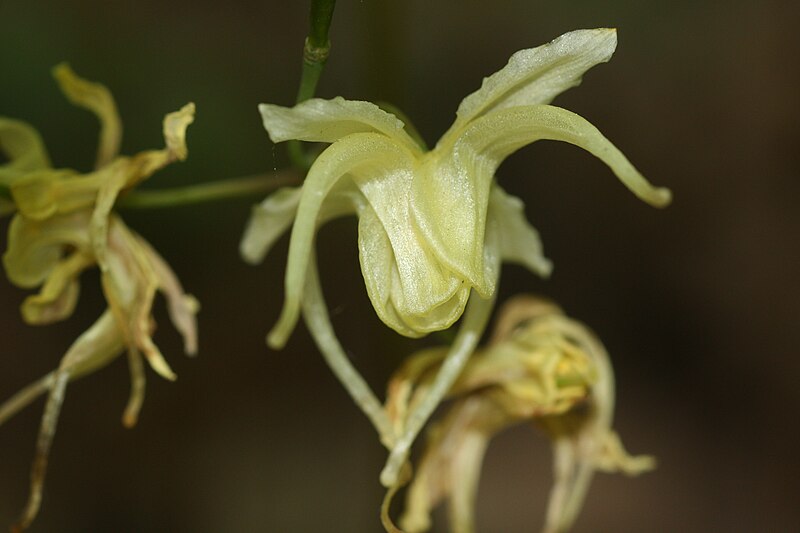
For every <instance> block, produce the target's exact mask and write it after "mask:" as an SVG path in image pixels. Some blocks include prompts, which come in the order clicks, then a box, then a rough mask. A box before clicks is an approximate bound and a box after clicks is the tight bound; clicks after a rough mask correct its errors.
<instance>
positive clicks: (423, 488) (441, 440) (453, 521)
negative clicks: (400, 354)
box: [387, 296, 654, 533]
mask: <svg viewBox="0 0 800 533" xmlns="http://www.w3.org/2000/svg"><path fill="white" fill-rule="evenodd" d="M446 353H447V350H446V349H445V348H431V349H428V350H424V351H422V352H419V353H417V354H415V355H413V356H411V357H409V358H408V359H407V360H406V362H405V364H404V365H403V367H402V368H401V369H400V370H399V371H398V372H397V373H396V374H395V375H394V376H393V378H392V380H391V381H390V384H389V394H388V398H387V410H388V412H389V414H390V417H391V418H392V422H393V423H394V424H395V425H397V426H400V429H402V425H403V424H404V422H405V420H406V418H407V415H408V413H409V412H410V411H411V410H412V409H413V405H414V404H415V403H417V402H419V401H421V399H422V397H423V396H424V395H425V391H426V388H427V387H429V386H430V384H431V382H432V381H433V379H434V376H435V375H436V372H437V370H438V367H439V366H440V365H441V363H442V361H443V360H444V358H445V355H446ZM448 397H449V399H451V400H452V404H451V405H450V406H449V408H448V410H447V411H446V412H445V413H444V415H443V417H442V419H441V421H440V422H438V423H436V424H434V425H432V426H431V427H430V428H429V430H428V432H427V435H428V439H427V442H426V445H425V451H424V453H423V455H422V457H421V459H420V463H419V465H418V467H417V469H416V472H415V475H414V478H413V480H412V482H411V485H410V487H409V489H408V492H407V496H406V508H405V513H404V515H403V516H402V518H401V525H402V527H403V529H404V530H405V531H407V532H408V533H418V532H422V531H427V530H428V529H429V528H430V525H431V517H430V515H431V511H432V510H433V508H435V507H436V506H437V505H438V504H439V503H441V502H442V501H443V500H447V502H448V507H449V519H450V526H451V530H452V531H453V532H455V533H470V532H474V531H475V520H474V515H475V501H476V495H477V489H478V482H479V478H480V469H481V463H482V462H483V456H484V454H485V452H486V449H487V446H488V445H489V442H490V441H491V439H492V438H493V437H494V436H495V435H497V434H498V433H500V432H501V431H503V430H504V429H507V428H508V427H510V426H512V425H516V424H521V423H525V422H538V423H539V425H540V426H542V427H543V428H544V429H545V431H546V432H547V433H548V434H549V435H550V437H551V438H552V439H553V450H554V478H555V480H554V485H553V488H552V490H551V492H550V502H549V505H548V508H547V519H546V524H545V527H544V531H545V532H548V533H557V532H563V531H565V530H567V529H568V528H569V527H570V525H571V524H572V522H573V521H574V520H575V518H576V517H577V515H578V513H579V511H580V508H581V506H582V502H583V499H584V496H585V494H586V490H587V489H588V486H589V483H590V481H591V477H592V474H593V472H594V471H595V470H601V471H605V472H615V471H620V472H624V473H626V474H629V475H636V474H639V473H641V472H645V471H647V470H650V469H651V468H653V466H654V461H653V459H652V458H650V457H648V456H637V457H631V456H629V455H628V454H627V453H626V452H625V449H624V448H623V447H622V445H621V443H620V440H619V437H618V436H617V434H616V433H615V432H614V431H613V430H612V429H611V422H612V415H613V411H614V375H613V370H612V367H611V364H610V362H609V360H608V355H607V354H606V352H605V349H604V348H603V345H602V344H601V343H600V341H598V340H597V339H596V337H595V336H594V335H593V334H592V333H591V332H590V331H589V330H588V329H587V328H586V327H585V326H584V325H583V324H581V323H579V322H576V321H574V320H571V319H569V318H567V317H565V316H564V315H563V313H562V312H561V310H560V309H559V308H558V307H556V306H555V305H553V304H551V303H549V302H546V301H544V300H541V299H539V298H535V297H530V296H519V297H516V298H515V299H513V300H511V301H509V302H508V303H506V304H505V305H504V306H503V308H502V310H501V311H500V314H499V317H498V320H497V325H496V328H495V332H494V334H493V336H492V339H491V341H490V343H489V344H488V346H486V347H485V348H484V349H481V350H478V351H477V352H476V353H475V354H474V355H473V356H472V357H471V358H470V360H469V361H468V362H467V364H466V366H465V367H464V371H463V372H462V373H461V375H460V376H459V377H458V379H457V380H456V382H455V383H454V384H453V388H452V389H451V390H450V392H449V394H448Z"/></svg>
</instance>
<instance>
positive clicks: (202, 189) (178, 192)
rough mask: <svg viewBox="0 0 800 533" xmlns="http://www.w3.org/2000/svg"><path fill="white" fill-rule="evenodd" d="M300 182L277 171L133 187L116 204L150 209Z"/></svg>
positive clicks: (296, 176)
mask: <svg viewBox="0 0 800 533" xmlns="http://www.w3.org/2000/svg"><path fill="white" fill-rule="evenodd" d="M301 181H302V180H301V179H300V175H299V174H298V173H297V172H294V171H277V172H273V173H269V174H259V175H256V176H246V177H243V178H233V179H228V180H221V181H214V182H211V183H200V184H198V185H189V186H187V187H176V188H173V189H162V190H150V191H147V190H135V191H132V192H130V193H129V194H128V195H126V196H124V197H122V198H120V200H119V201H118V202H117V206H118V207H121V208H127V209H154V208H160V207H171V206H176V205H189V204H198V203H201V202H209V201H214V200H222V199H225V198H237V197H240V196H250V195H257V194H263V193H266V192H270V191H273V190H275V189H277V188H279V187H286V186H290V185H299V184H300V183H301Z"/></svg>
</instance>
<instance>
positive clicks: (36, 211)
mask: <svg viewBox="0 0 800 533" xmlns="http://www.w3.org/2000/svg"><path fill="white" fill-rule="evenodd" d="M54 75H55V77H56V80H57V81H58V83H59V85H60V86H61V90H62V91H63V92H64V94H65V95H66V96H67V98H68V99H69V100H70V101H71V102H72V103H74V104H76V105H78V106H81V107H84V108H86V109H88V110H90V111H92V112H93V113H95V114H96V115H97V116H98V118H99V119H100V124H101V132H100V142H99V149H98V154H97V163H96V168H95V170H94V171H92V172H89V173H79V172H77V171H74V170H71V169H58V168H53V167H52V166H51V164H50V161H49V157H48V155H47V152H46V150H45V148H44V145H43V143H42V141H41V139H40V137H39V135H38V133H37V132H36V130H35V129H33V128H32V127H31V126H29V125H28V124H26V123H24V122H20V121H17V120H13V119H8V118H0V148H2V149H3V151H4V152H5V153H6V154H7V156H8V158H9V162H8V163H7V164H5V165H3V166H0V186H2V187H3V188H4V189H6V190H7V191H10V198H6V199H5V202H4V204H3V205H2V206H0V207H2V208H3V210H4V211H5V212H6V213H11V212H14V213H15V214H14V218H13V220H12V221H11V224H10V226H9V232H8V249H7V250H6V252H5V254H4V255H3V265H4V267H5V270H6V274H7V276H8V279H9V280H10V281H11V282H12V283H14V284H15V285H17V286H18V287H21V288H25V289H32V288H37V287H38V288H39V292H38V293H37V294H35V295H32V296H29V297H28V298H26V299H25V301H24V303H23V304H22V309H21V312H22V316H23V319H24V320H25V322H27V323H28V324H33V325H43V324H49V323H52V322H56V321H60V320H64V319H66V318H68V317H69V316H70V315H71V314H72V312H73V310H74V309H75V305H76V303H77V300H78V296H79V292H80V291H79V277H80V275H81V273H82V272H83V271H85V270H86V269H88V268H91V267H94V266H97V267H99V269H100V275H101V282H102V288H103V293H104V294H105V297H106V301H107V303H108V309H107V310H106V311H105V312H104V313H103V314H102V315H101V316H100V317H99V318H98V319H97V321H96V322H95V323H94V324H93V325H92V326H91V327H90V328H89V329H88V330H87V331H86V332H85V333H84V334H83V335H81V336H80V337H79V338H78V339H77V340H76V341H75V342H74V343H73V345H72V346H71V347H70V348H69V350H67V352H66V354H65V355H64V357H63V358H62V359H61V363H60V364H59V366H58V368H57V369H56V370H55V371H53V372H51V373H50V374H48V375H46V376H45V377H43V378H41V379H40V380H39V381H37V382H35V383H33V384H32V385H30V386H29V387H27V388H25V389H23V390H22V391H20V392H19V393H18V394H17V395H16V396H14V397H12V398H11V399H10V400H8V401H7V402H6V403H5V404H3V405H1V406H0V423H2V422H3V421H4V420H6V419H7V418H8V417H10V416H11V415H13V414H14V413H15V412H17V411H18V410H19V409H21V408H22V407H24V406H25V405H27V404H28V403H30V402H31V401H32V400H33V399H35V398H36V397H37V396H38V395H40V394H44V393H45V392H48V393H49V399H48V402H47V405H46V407H45V413H44V416H43V417H42V426H41V430H40V438H39V440H38V443H37V455H36V459H35V460H34V467H33V474H32V484H31V494H30V499H29V501H28V505H27V507H26V510H25V512H24V514H23V517H22V519H21V520H20V524H19V526H20V528H25V527H27V526H28V525H29V524H30V522H31V521H32V520H33V518H34V517H35V515H36V513H37V510H38V507H39V502H40V498H41V488H42V483H43V480H44V466H45V464H46V460H47V453H48V450H49V447H50V442H51V440H52V437H53V434H54V432H55V426H56V421H57V418H58V412H59V409H60V405H61V401H62V400H63V396H64V390H65V387H66V384H67V383H68V382H69V381H71V380H73V379H76V378H79V377H81V376H83V375H86V374H88V373H91V372H94V371H95V370H97V369H99V368H101V367H103V366H105V365H106V364H108V363H109V362H111V361H112V360H113V359H115V358H116V357H118V356H120V355H121V354H123V353H126V352H127V354H128V361H129V364H130V371H131V383H132V387H131V395H130V400H129V402H128V405H127V407H126V409H125V412H124V415H123V422H124V424H125V425H126V426H129V427H130V426H133V425H134V424H135V423H136V420H137V417H138V413H139V409H140V407H141V404H142V401H143V399H144V385H145V374H144V366H143V363H142V361H143V359H145V360H147V362H148V363H149V364H150V366H151V367H152V368H153V369H154V370H155V371H156V372H157V373H158V374H160V375H161V376H163V377H165V378H167V379H175V374H174V373H173V372H172V370H171V369H170V367H169V365H168V364H167V362H166V361H165V359H164V357H163V355H162V354H161V351H160V350H159V349H158V347H157V346H156V345H155V343H154V342H153V340H152V333H153V330H154V326H155V324H154V321H153V318H152V315H151V309H152V306H153V301H154V298H155V295H156V292H157V291H161V292H162V293H163V294H164V296H165V297H166V300H167V303H168V308H169V314H170V318H171V320H172V322H173V324H174V325H175V327H176V328H177V329H178V331H179V332H180V333H181V335H182V336H183V339H184V349H185V351H186V353H187V354H190V355H191V354H195V353H196V351H197V331H196V329H197V328H196V323H195V313H196V312H197V310H198V304H197V302H196V301H195V299H194V298H193V297H191V296H189V295H187V294H185V293H184V291H183V288H182V287H181V284H180V282H179V281H178V278H177V277H176V276H175V274H174V273H173V271H172V270H171V269H170V267H169V265H167V263H166V262H165V261H164V259H163V258H161V256H160V255H159V254H158V253H157V252H156V251H155V250H154V249H153V248H152V247H151V246H150V245H149V244H148V243H147V241H145V240H144V239H143V238H142V237H141V236H139V235H137V234H136V233H135V232H133V231H132V230H131V229H130V228H128V227H127V226H126V225H125V223H124V222H123V221H122V219H121V218H120V217H119V215H117V214H116V213H115V212H114V211H113V207H114V203H115V201H116V199H117V197H118V196H119V195H120V194H121V193H123V192H125V191H127V190H130V189H131V188H133V187H134V186H136V184H138V183H139V182H141V181H142V180H144V179H146V178H148V177H149V176H150V175H152V174H153V173H154V172H156V171H157V170H158V169H160V168H162V167H164V166H166V165H168V164H169V163H172V162H174V161H180V160H183V159H185V158H186V155H187V149H186V142H185V136H186V128H187V126H188V125H189V124H190V123H191V122H192V120H193V117H194V105H193V104H188V105H186V106H185V107H184V108H183V109H181V110H180V111H177V112H175V113H170V114H168V115H167V116H166V117H165V119H164V138H165V140H166V147H165V148H164V149H161V150H150V151H146V152H141V153H139V154H137V155H135V156H132V157H125V156H120V155H118V150H119V145H120V140H121V135H122V130H121V125H120V120H119V116H118V113H117V109H116V106H115V103H114V100H113V98H112V96H111V94H110V92H109V91H108V89H107V88H106V87H104V86H103V85H100V84H97V83H93V82H89V81H87V80H84V79H81V78H79V77H78V76H76V75H75V74H74V73H73V72H72V70H71V69H70V68H69V67H68V66H67V65H60V66H58V67H56V69H55V70H54Z"/></svg>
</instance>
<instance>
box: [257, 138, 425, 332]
mask: <svg viewBox="0 0 800 533" xmlns="http://www.w3.org/2000/svg"><path fill="white" fill-rule="evenodd" d="M410 164H411V160H410V157H409V154H408V152H407V151H406V150H404V149H402V148H401V147H399V146H397V144H395V143H393V142H391V141H390V140H389V139H388V138H387V137H385V136H383V135H379V134H376V133H356V134H353V135H349V136H348V137H346V138H344V139H342V140H340V141H339V142H337V143H335V144H333V145H331V146H330V147H329V148H327V149H326V150H325V151H324V152H322V154H320V156H319V157H318V158H317V160H316V161H315V162H314V165H313V166H312V167H311V170H310V171H309V173H308V177H307V178H306V181H305V183H304V185H303V192H302V196H301V198H300V204H299V206H298V209H297V218H296V220H295V223H294V227H293V228H292V237H291V241H290V244H289V259H288V261H287V267H286V298H285V302H284V307H283V311H282V313H281V316H280V319H279V321H278V323H277V324H276V326H275V327H274V328H273V330H272V331H271V332H270V334H269V336H268V337H267V340H268V342H269V344H270V346H272V347H274V348H280V347H282V346H283V345H284V344H285V343H286V339H287V338H288V336H289V334H290V333H291V331H292V329H294V325H295V324H296V323H297V319H298V316H299V312H300V301H301V298H302V295H303V285H304V283H305V276H306V271H307V268H308V262H309V255H310V252H311V247H312V245H313V242H314V233H315V230H316V227H317V220H318V217H319V214H320V210H321V208H322V205H323V203H324V202H325V200H326V198H327V197H328V195H329V194H330V192H331V191H332V189H333V187H334V186H335V185H336V184H337V182H339V180H340V179H341V178H342V177H344V176H346V175H350V176H352V177H354V178H357V177H358V176H364V177H365V178H371V177H375V178H376V179H379V178H380V177H382V176H388V175H393V174H395V173H397V172H409V171H410V170H409V165H410Z"/></svg>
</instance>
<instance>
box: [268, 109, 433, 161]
mask: <svg viewBox="0 0 800 533" xmlns="http://www.w3.org/2000/svg"><path fill="white" fill-rule="evenodd" d="M258 110H259V111H260V112H261V118H262V119H263V121H264V128H265V129H266V130H267V133H268V134H269V137H270V139H271V140H272V142H274V143H279V142H283V141H288V140H300V141H310V142H327V143H332V142H334V141H337V140H339V139H341V138H342V137H344V136H346V135H350V134H352V133H373V132H378V133H382V134H384V135H386V136H388V137H390V138H392V139H394V140H396V141H397V142H399V143H400V144H401V145H403V146H405V147H407V148H409V149H413V150H418V147H417V144H416V142H415V141H413V140H412V139H411V137H410V136H409V135H408V134H407V133H406V132H405V130H404V129H403V128H404V124H403V121H401V120H400V119H399V118H397V117H396V116H394V115H393V114H391V113H387V112H386V111H384V110H383V109H381V108H380V107H378V106H376V105H375V104H373V103H371V102H363V101H360V100H345V99H344V98H342V97H336V98H333V99H332V100H323V99H321V98H312V99H310V100H306V101H305V102H302V103H300V104H297V105H296V106H294V107H281V106H277V105H272V104H260V105H259V106H258Z"/></svg>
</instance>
